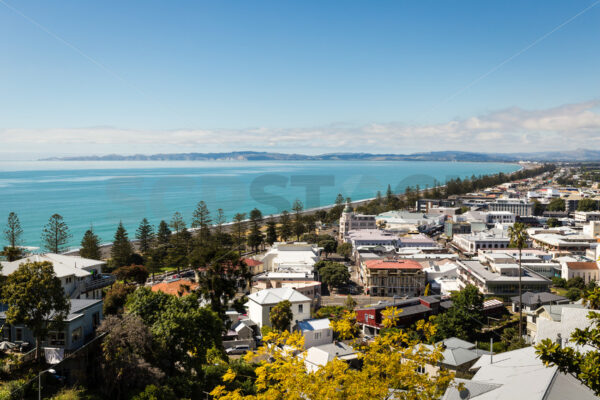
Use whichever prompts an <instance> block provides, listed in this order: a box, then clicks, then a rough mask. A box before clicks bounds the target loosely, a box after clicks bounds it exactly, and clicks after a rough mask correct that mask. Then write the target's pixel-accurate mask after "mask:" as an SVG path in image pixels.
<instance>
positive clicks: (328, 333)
mask: <svg viewBox="0 0 600 400" xmlns="http://www.w3.org/2000/svg"><path fill="white" fill-rule="evenodd" d="M326 332H327V337H329V336H331V331H330V330H329V329H327V330H326Z"/></svg>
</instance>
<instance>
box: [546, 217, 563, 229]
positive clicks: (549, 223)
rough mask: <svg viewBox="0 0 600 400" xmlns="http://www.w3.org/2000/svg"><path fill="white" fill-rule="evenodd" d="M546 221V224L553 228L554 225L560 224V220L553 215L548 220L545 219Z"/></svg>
mask: <svg viewBox="0 0 600 400" xmlns="http://www.w3.org/2000/svg"><path fill="white" fill-rule="evenodd" d="M546 223H547V224H548V226H549V227H550V228H554V227H556V226H560V222H559V221H558V219H556V218H554V217H551V218H548V221H546Z"/></svg>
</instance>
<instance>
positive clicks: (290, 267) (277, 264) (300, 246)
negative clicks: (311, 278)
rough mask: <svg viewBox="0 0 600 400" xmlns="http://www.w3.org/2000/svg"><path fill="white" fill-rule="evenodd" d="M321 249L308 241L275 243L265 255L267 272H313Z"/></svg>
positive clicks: (263, 260)
mask: <svg viewBox="0 0 600 400" xmlns="http://www.w3.org/2000/svg"><path fill="white" fill-rule="evenodd" d="M320 256H321V249H320V248H319V247H317V246H316V245H313V244H308V243H302V242H298V243H275V244H273V246H272V247H271V249H270V250H269V251H268V252H267V253H266V254H265V255H264V256H263V258H262V260H261V261H262V263H263V264H264V271H265V272H302V273H308V274H313V273H314V266H315V264H316V263H317V262H318V261H319V259H320Z"/></svg>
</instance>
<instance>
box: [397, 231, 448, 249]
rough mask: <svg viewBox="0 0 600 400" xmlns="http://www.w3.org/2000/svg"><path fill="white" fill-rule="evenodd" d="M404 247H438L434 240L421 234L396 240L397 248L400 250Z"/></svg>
mask: <svg viewBox="0 0 600 400" xmlns="http://www.w3.org/2000/svg"><path fill="white" fill-rule="evenodd" d="M406 247H419V248H421V247H427V248H433V247H438V244H437V242H436V241H435V240H433V239H432V238H430V237H429V236H426V235H423V234H418V235H408V236H402V237H400V238H398V248H399V249H401V248H406Z"/></svg>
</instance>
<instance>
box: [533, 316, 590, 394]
mask: <svg viewBox="0 0 600 400" xmlns="http://www.w3.org/2000/svg"><path fill="white" fill-rule="evenodd" d="M588 319H589V320H590V325H589V326H588V327H587V328H584V329H579V328H578V329H575V331H574V332H573V333H572V334H571V338H570V341H571V342H572V343H574V344H575V345H577V346H587V347H589V348H590V350H589V351H579V350H576V349H575V348H573V347H570V346H562V345H561V344H559V343H555V342H553V341H552V340H551V339H544V340H542V342H541V343H540V344H538V345H537V346H535V349H536V354H537V355H538V356H539V357H540V358H541V359H542V361H543V362H544V363H546V365H547V366H550V367H551V366H555V365H556V366H557V367H558V369H559V371H561V372H563V373H568V374H571V375H573V376H574V377H575V378H577V379H578V380H579V381H580V382H581V383H583V384H584V385H586V386H587V387H589V388H590V389H591V390H593V391H594V393H596V395H600V380H599V379H598V377H599V376H600V363H598V360H600V328H599V326H600V313H598V312H596V311H590V312H589V313H588ZM565 339H566V338H565Z"/></svg>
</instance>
